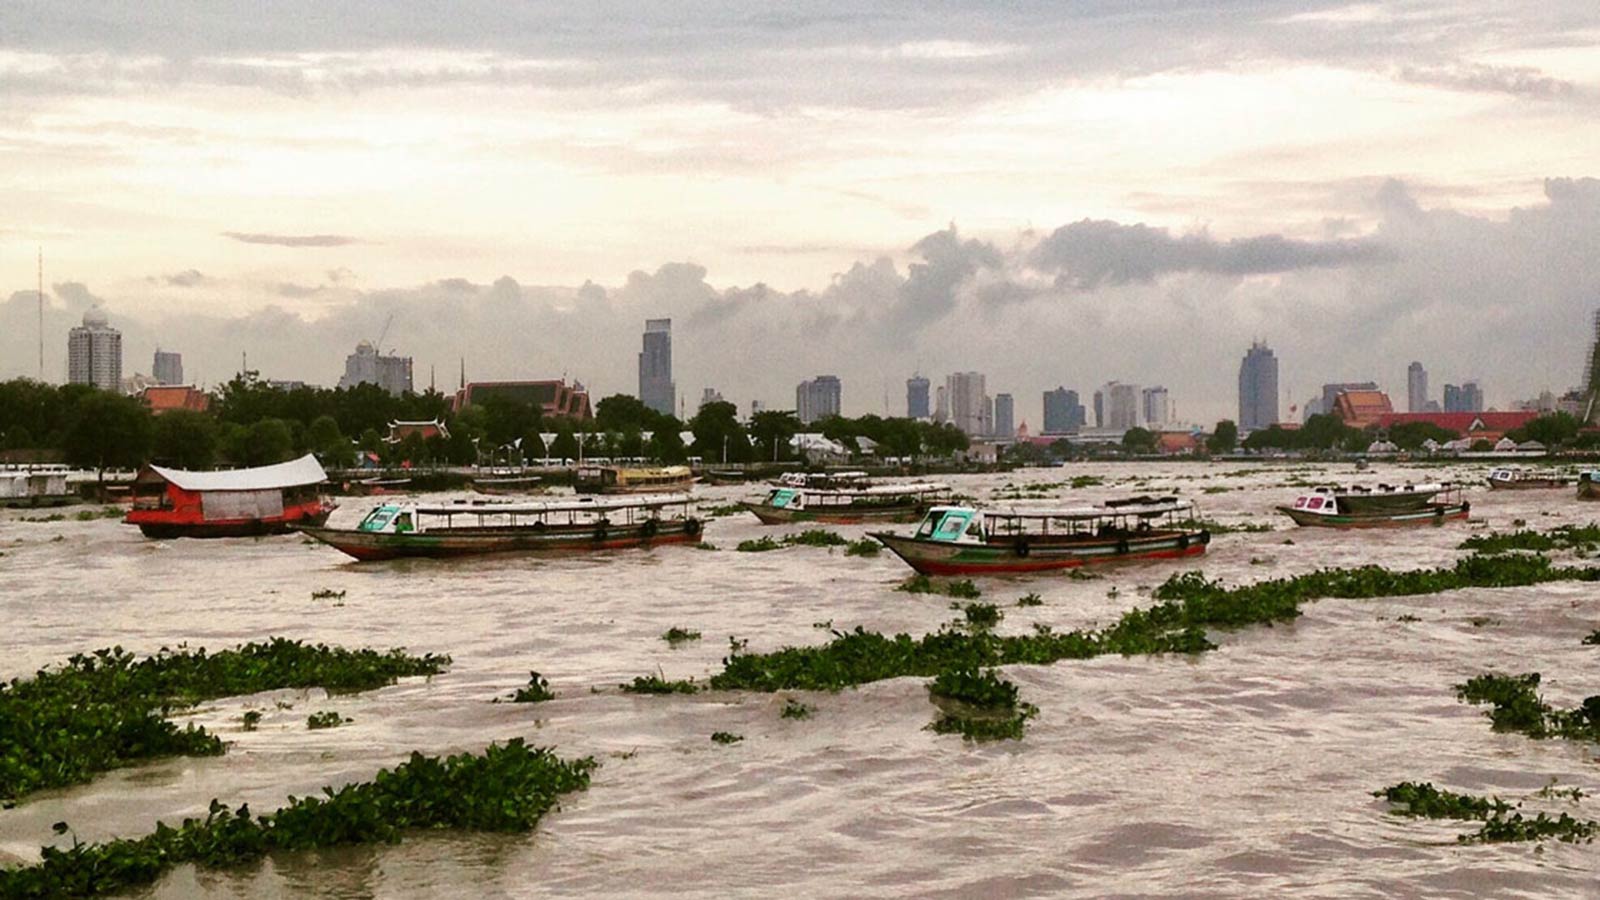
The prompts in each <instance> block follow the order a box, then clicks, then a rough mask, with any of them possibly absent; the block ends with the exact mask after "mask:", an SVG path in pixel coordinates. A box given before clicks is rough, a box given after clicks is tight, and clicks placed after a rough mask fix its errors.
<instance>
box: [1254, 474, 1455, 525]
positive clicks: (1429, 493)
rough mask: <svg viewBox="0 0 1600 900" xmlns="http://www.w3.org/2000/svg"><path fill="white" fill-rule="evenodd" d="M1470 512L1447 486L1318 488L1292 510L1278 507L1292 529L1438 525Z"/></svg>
mask: <svg viewBox="0 0 1600 900" xmlns="http://www.w3.org/2000/svg"><path fill="white" fill-rule="evenodd" d="M1441 495H1442V498H1441ZM1436 498H1441V499H1436ZM1471 510H1472V504H1470V503H1468V502H1466V501H1465V500H1463V499H1462V498H1461V489H1460V488H1459V487H1455V486H1452V485H1449V484H1417V485H1411V484H1408V485H1401V486H1394V485H1386V484H1380V485H1378V486H1377V487H1375V488H1367V487H1350V488H1340V487H1331V486H1329V487H1319V488H1316V489H1314V490H1312V492H1311V493H1309V494H1304V495H1302V496H1300V497H1297V498H1296V499H1295V501H1294V505H1293V506H1280V507H1278V511H1279V512H1281V513H1283V514H1284V515H1286V516H1288V517H1289V518H1291V519H1293V520H1294V522H1295V524H1296V525H1302V526H1307V527H1318V528H1388V527H1395V526H1404V525H1440V524H1443V523H1445V522H1450V521H1456V520H1459V519H1465V518H1466V517H1467V515H1468V513H1470V512H1471Z"/></svg>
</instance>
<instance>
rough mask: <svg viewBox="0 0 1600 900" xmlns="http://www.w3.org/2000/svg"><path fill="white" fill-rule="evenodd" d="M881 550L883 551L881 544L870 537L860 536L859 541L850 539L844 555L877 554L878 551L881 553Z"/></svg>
mask: <svg viewBox="0 0 1600 900" xmlns="http://www.w3.org/2000/svg"><path fill="white" fill-rule="evenodd" d="M882 552H883V545H882V544H880V543H878V542H877V541H875V540H873V539H872V538H862V539H861V540H859V541H852V542H851V544H850V546H848V547H846V548H845V551H844V555H845V556H877V555H878V554H879V553H882Z"/></svg>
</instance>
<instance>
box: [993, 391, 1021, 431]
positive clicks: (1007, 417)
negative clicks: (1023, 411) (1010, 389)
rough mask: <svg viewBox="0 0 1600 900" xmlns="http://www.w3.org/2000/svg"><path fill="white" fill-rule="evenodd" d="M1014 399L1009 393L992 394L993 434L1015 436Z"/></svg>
mask: <svg viewBox="0 0 1600 900" xmlns="http://www.w3.org/2000/svg"><path fill="white" fill-rule="evenodd" d="M1016 421H1017V419H1016V401H1015V400H1013V399H1012V397H1011V395H1010V394H995V395H994V436H995V437H1001V438H1009V437H1016V434H1017V426H1016Z"/></svg>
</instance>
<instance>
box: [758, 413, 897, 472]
mask: <svg viewBox="0 0 1600 900" xmlns="http://www.w3.org/2000/svg"><path fill="white" fill-rule="evenodd" d="M799 433H800V420H799V419H797V418H795V414H794V413H793V412H790V411H789V410H786V409H764V410H762V411H761V412H758V413H756V414H755V415H753V416H751V417H750V434H751V435H753V436H754V437H755V439H756V447H755V454H756V455H757V456H758V457H759V458H760V459H763V460H773V461H776V460H786V459H793V458H794V453H793V452H792V451H791V450H790V448H789V441H790V439H791V438H793V437H794V436H795V435H797V434H799ZM907 455H909V454H907Z"/></svg>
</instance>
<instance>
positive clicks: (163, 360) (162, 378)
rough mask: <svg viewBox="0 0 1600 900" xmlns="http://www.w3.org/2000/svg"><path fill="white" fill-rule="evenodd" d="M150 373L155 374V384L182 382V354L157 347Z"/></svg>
mask: <svg viewBox="0 0 1600 900" xmlns="http://www.w3.org/2000/svg"><path fill="white" fill-rule="evenodd" d="M150 374H151V375H154V376H155V378H156V383H157V384H183V354H182V353H170V352H168V351H166V350H162V349H160V348H157V349H156V358H155V364H154V365H152V366H151V367H150Z"/></svg>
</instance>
